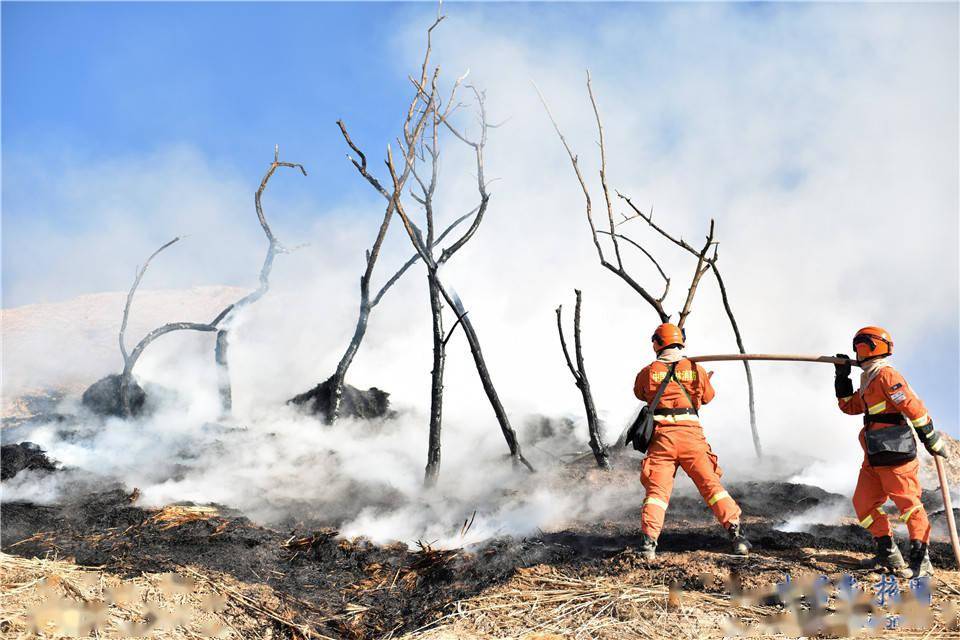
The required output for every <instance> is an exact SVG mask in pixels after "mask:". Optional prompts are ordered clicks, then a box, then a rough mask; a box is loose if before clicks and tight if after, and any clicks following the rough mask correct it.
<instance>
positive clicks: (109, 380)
mask: <svg viewBox="0 0 960 640" xmlns="http://www.w3.org/2000/svg"><path fill="white" fill-rule="evenodd" d="M122 386H123V376H122V375H121V374H119V373H111V374H110V375H108V376H105V377H103V378H100V379H99V380H97V381H96V382H94V383H93V384H92V385H90V386H89V387H87V389H86V391H84V392H83V396H82V398H81V402H82V403H83V406H85V407H86V408H87V409H89V410H90V411H92V412H93V413H95V414H96V415H98V416H116V417H124V416H138V415H140V414H141V413H143V408H144V405H145V404H146V401H147V394H146V392H145V391H144V390H143V387H141V386H140V385H139V384H137V382H136V381H134V380H131V381H130V383H129V385H128V388H127V401H128V403H129V407H130V411H129V413H128V412H127V411H125V410H124V406H123V400H122V398H121V387H122Z"/></svg>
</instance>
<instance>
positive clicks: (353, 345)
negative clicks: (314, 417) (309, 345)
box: [325, 284, 370, 424]
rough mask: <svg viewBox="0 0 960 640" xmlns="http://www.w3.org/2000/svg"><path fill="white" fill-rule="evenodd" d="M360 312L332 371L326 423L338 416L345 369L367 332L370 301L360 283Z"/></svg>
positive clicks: (347, 367)
mask: <svg viewBox="0 0 960 640" xmlns="http://www.w3.org/2000/svg"><path fill="white" fill-rule="evenodd" d="M360 288H361V292H360V313H359V314H358V315H357V326H356V328H354V330H353V337H352V338H350V344H348V345H347V350H346V351H345V352H344V353H343V356H342V357H341V358H340V362H339V363H337V370H336V371H335V372H334V373H333V378H332V380H331V385H330V413H329V414H328V415H327V416H326V417H325V419H326V421H327V424H333V423H334V422H336V420H337V418H339V417H340V402H341V400H342V399H343V385H344V382H345V380H346V378H347V369H349V368H350V365H351V364H353V358H354V356H356V355H357V351H358V350H359V349H360V343H361V342H363V337H364V336H365V335H366V334H367V323H368V322H369V320H370V301H369V297H370V296H369V294H368V293H367V291H366V287H365V286H364V285H363V284H361V285H360Z"/></svg>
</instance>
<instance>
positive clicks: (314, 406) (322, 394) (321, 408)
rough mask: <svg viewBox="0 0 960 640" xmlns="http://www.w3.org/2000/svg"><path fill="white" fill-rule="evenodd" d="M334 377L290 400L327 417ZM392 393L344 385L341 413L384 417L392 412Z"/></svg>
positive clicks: (355, 416)
mask: <svg viewBox="0 0 960 640" xmlns="http://www.w3.org/2000/svg"><path fill="white" fill-rule="evenodd" d="M331 380H332V378H328V379H327V380H324V381H323V382H321V383H320V384H318V385H317V386H315V387H314V388H313V389H310V390H309V391H305V392H304V393H301V394H300V395H297V396H294V397H293V398H291V399H290V400H289V401H288V402H289V403H290V404H294V405H297V406H298V407H301V408H302V409H303V410H305V411H307V412H308V413H310V414H312V415H315V416H320V417H322V418H324V419H326V417H327V416H329V415H330V409H331V407H332V404H333V403H332V395H331V389H332V386H333V385H332V384H331ZM389 398H390V394H389V393H387V392H386V391H382V390H380V389H377V388H376V387H370V388H369V389H367V390H366V391H363V390H361V389H357V388H356V387H351V386H350V385H348V384H345V385H344V386H343V395H342V396H341V398H340V415H341V416H343V417H350V418H362V419H369V418H383V417H387V416H388V414H389V412H390V399H389Z"/></svg>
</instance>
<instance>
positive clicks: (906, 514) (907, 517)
mask: <svg viewBox="0 0 960 640" xmlns="http://www.w3.org/2000/svg"><path fill="white" fill-rule="evenodd" d="M922 506H923V505H922V504H915V505H913V506H912V507H910V508H909V509H907V510H906V511H904V512H903V513H902V514H900V522H907V521H908V520H910V516H912V515H913V514H914V513H915V512H916V510H917V509H919V508H921V507H922Z"/></svg>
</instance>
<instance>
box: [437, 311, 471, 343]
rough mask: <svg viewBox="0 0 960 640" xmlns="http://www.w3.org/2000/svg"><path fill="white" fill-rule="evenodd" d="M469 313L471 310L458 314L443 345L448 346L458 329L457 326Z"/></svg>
mask: <svg viewBox="0 0 960 640" xmlns="http://www.w3.org/2000/svg"><path fill="white" fill-rule="evenodd" d="M468 313H470V312H469V311H464V312H463V313H461V314H460V315H458V316H457V321H456V322H454V323H453V326H452V327H450V331H448V332H447V337H446V338H444V339H443V346H444V347H446V346H447V343H448V342H450V338H452V337H453V333H454V331H456V330H457V327H458V326H459V325H460V323H461V322H462V321H463V319H464V318H465V317H467V314H468Z"/></svg>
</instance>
